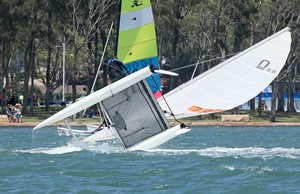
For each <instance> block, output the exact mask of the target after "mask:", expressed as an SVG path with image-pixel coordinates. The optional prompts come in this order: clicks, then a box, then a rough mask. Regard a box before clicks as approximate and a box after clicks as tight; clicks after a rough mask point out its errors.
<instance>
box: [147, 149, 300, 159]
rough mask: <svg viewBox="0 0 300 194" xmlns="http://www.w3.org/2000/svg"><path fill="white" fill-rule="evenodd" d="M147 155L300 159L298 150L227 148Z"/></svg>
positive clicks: (172, 150) (158, 150)
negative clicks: (190, 154) (193, 154)
mask: <svg viewBox="0 0 300 194" xmlns="http://www.w3.org/2000/svg"><path fill="white" fill-rule="evenodd" d="M147 152H148V153H152V154H153V153H160V154H161V153H163V154H178V155H184V154H189V153H196V154H198V155H199V156H204V157H212V158H221V157H244V158H263V159H272V158H274V157H282V158H290V159H298V158H300V149H299V148H283V147H275V148H260V147H248V148H227V147H210V148H203V149H182V150H181V149H153V150H148V151H147Z"/></svg>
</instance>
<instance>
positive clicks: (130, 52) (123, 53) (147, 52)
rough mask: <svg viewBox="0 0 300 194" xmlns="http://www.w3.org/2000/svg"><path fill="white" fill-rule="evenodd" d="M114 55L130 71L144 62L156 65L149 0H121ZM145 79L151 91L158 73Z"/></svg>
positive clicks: (157, 84)
mask: <svg viewBox="0 0 300 194" xmlns="http://www.w3.org/2000/svg"><path fill="white" fill-rule="evenodd" d="M117 57H118V59H120V60H121V61H123V63H124V64H125V65H126V66H127V68H128V69H129V70H130V71H131V72H134V71H138V70H139V69H142V68H144V67H145V66H148V65H154V66H155V67H157V68H159V66H158V52H157V41H156V32H155V25H154V18H153V13H152V7H151V3H150V1H149V0H123V1H122V3H121V15H120V24H119V34H118V46H117ZM147 81H148V84H149V85H150V88H151V90H152V91H153V92H154V93H155V92H159V90H160V77H159V75H158V74H157V75H153V77H152V78H147ZM155 95H156V96H157V94H155Z"/></svg>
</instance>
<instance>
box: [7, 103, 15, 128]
mask: <svg viewBox="0 0 300 194" xmlns="http://www.w3.org/2000/svg"><path fill="white" fill-rule="evenodd" d="M5 112H6V116H7V118H8V121H9V122H10V123H13V122H14V120H13V119H14V114H13V113H12V105H11V104H7V106H6V108H5Z"/></svg>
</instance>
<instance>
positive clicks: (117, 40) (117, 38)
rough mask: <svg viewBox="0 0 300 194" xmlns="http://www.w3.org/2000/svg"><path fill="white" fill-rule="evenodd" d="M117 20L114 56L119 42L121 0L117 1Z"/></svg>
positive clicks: (116, 54)
mask: <svg viewBox="0 0 300 194" xmlns="http://www.w3.org/2000/svg"><path fill="white" fill-rule="evenodd" d="M118 8H119V11H118V14H119V15H118V21H117V25H116V26H117V33H116V45H115V53H114V54H115V56H116V57H117V56H118V43H119V29H120V20H121V10H122V0H121V1H119V3H118Z"/></svg>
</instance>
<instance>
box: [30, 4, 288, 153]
mask: <svg viewBox="0 0 300 194" xmlns="http://www.w3.org/2000/svg"><path fill="white" fill-rule="evenodd" d="M290 45H291V33H290V29H289V28H285V29H283V30H281V31H279V32H277V33H275V34H274V35H272V36H270V37H268V38H266V39H265V40H263V41H261V42H259V43H257V44H256V45H254V46H252V47H250V48H248V49H246V50H245V51H243V52H241V53H239V54H237V55H236V56H234V57H231V58H230V59H228V60H226V61H224V62H222V63H221V64H219V65H217V66H215V67H214V68H212V69H210V70H208V71H206V72H204V73H203V74H201V75H199V76H197V77H195V78H194V79H192V80H191V81H189V82H187V83H185V84H182V85H180V86H179V87H177V88H176V89H174V90H173V91H171V92H169V93H167V94H166V95H164V97H163V98H162V97H160V98H159V99H158V100H156V98H157V97H159V96H160V95H161V93H160V91H159V88H160V86H159V84H160V81H159V73H167V74H172V73H171V72H167V71H162V70H158V68H159V67H158V57H157V45H156V35H155V27H154V20H153V14H152V9H151V4H150V1H149V0H144V1H140V2H138V1H135V0H132V1H129V0H126V1H122V2H121V15H120V25H119V33H118V47H117V50H118V52H117V56H118V58H119V59H120V60H121V61H123V62H124V64H126V65H127V67H128V69H130V71H131V72H134V73H132V74H130V75H129V76H126V77H125V78H123V79H121V80H119V81H117V82H114V83H112V84H110V85H108V86H106V87H105V88H102V89H100V90H98V91H96V92H94V93H92V94H90V95H88V96H87V97H85V98H83V99H82V100H80V101H78V102H75V103H74V104H72V105H70V106H69V107H66V108H65V109H63V110H61V111H60V112H58V113H56V114H55V115H53V116H51V117H49V118H48V119H46V120H45V121H43V122H42V123H40V124H39V125H37V126H36V127H35V128H34V129H38V128H41V127H44V126H46V125H49V124H52V123H55V122H57V121H59V120H62V119H65V118H67V117H69V116H71V115H73V114H75V113H77V112H79V111H82V110H83V109H85V108H88V107H90V106H92V105H94V104H96V103H99V104H100V105H101V109H102V111H103V112H104V115H105V117H106V118H107V119H108V121H109V123H111V127H110V130H111V132H112V134H113V137H115V138H117V139H118V140H119V141H120V142H121V143H122V145H123V146H124V147H125V148H126V149H128V150H137V149H138V150H147V149H151V148H155V147H157V146H159V145H161V144H163V143H165V142H167V141H169V140H171V139H172V138H174V137H176V136H178V135H180V134H183V133H186V132H188V131H190V128H188V127H186V126H185V125H184V124H179V125H177V126H175V127H171V126H170V124H169V122H168V120H167V117H171V116H172V117H175V118H184V117H190V116H196V115H202V114H209V113H215V112H221V111H225V110H229V109H232V108H234V107H236V106H239V105H241V104H243V103H245V102H247V101H249V100H250V99H252V98H253V97H255V96H256V95H257V94H258V93H259V92H261V91H262V90H263V89H264V88H266V87H267V86H268V85H269V84H270V83H271V82H272V81H273V80H274V79H275V78H276V76H277V75H278V74H279V72H280V71H281V69H282V68H283V66H284V64H285V61H286V59H287V57H288V54H289V51H290ZM149 64H152V65H153V66H150V67H146V66H148V65H149ZM145 79H146V80H147V81H145ZM154 96H155V97H156V98H155V97H154ZM101 131H102V130H101ZM101 131H100V132H97V133H95V134H92V135H90V136H89V137H87V138H86V139H84V140H83V141H87V142H89V141H97V140H101V139H102V137H103V136H101V135H103V134H101ZM97 135H99V136H101V138H97Z"/></svg>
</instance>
